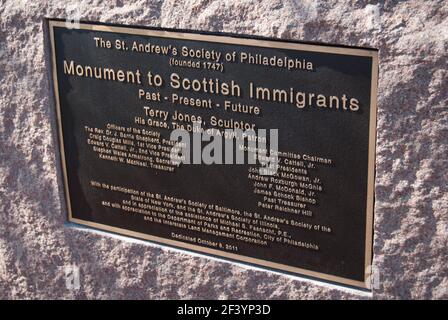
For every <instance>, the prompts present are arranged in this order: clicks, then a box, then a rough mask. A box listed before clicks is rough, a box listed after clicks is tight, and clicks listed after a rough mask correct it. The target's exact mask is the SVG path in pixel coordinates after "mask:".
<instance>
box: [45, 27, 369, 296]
mask: <svg viewBox="0 0 448 320" xmlns="http://www.w3.org/2000/svg"><path fill="white" fill-rule="evenodd" d="M49 31H50V39H51V52H52V68H53V78H54V91H55V99H56V109H57V118H58V119H57V120H58V126H59V141H60V148H61V159H62V168H63V173H64V180H65V191H66V199H67V207H68V219H69V221H72V222H75V223H79V224H83V225H88V226H91V227H95V228H98V229H102V230H108V231H112V232H115V233H119V234H125V235H129V236H133V237H138V238H143V239H147V240H151V241H154V242H158V243H163V244H167V245H171V246H175V247H180V248H185V249H190V250H194V251H196V252H201V253H206V254H211V255H214V256H219V257H225V258H228V259H233V260H237V261H241V262H246V263H251V264H255V265H261V266H265V267H269V268H271V269H275V270H282V271H286V272H289V273H294V274H301V275H306V276H310V277H317V278H320V279H325V280H328V281H332V282H338V283H344V284H346V285H350V286H356V287H361V288H367V289H368V288H370V284H369V280H368V279H369V276H370V265H371V259H372V218H373V199H374V189H373V187H374V161H375V135H376V88H377V77H378V52H377V50H374V49H363V48H351V47H338V46H329V45H321V44H308V43H300V42H292V41H278V40H269V39H265V38H253V37H252V38H247V37H240V36H235V35H231V36H229V35H220V34H203V33H195V32H185V31H173V30H166V29H154V28H142V27H126V26H118V25H109V24H99V23H84V22H82V23H79V25H77V24H66V23H65V22H64V21H62V20H49ZM263 129H265V130H263ZM185 133H186V135H185ZM173 136H176V137H177V138H175V139H174V138H173ZM190 138H191V139H190ZM263 152H264V153H263ZM241 155H242V157H241Z"/></svg>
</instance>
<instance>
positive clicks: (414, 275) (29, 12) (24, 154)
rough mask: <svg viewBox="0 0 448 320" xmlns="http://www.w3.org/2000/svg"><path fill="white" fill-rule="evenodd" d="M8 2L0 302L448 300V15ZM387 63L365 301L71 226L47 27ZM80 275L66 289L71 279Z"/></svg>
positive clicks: (439, 5)
mask: <svg viewBox="0 0 448 320" xmlns="http://www.w3.org/2000/svg"><path fill="white" fill-rule="evenodd" d="M65 3H66V1H60V0H56V1H52V3H51V4H50V3H49V1H21V0H6V1H5V0H2V1H1V2H0V17H1V18H0V95H1V98H0V298H1V299H5V298H44V299H47V298H118V299H122V298H145V299H160V298H198V299H200V298H236V299H238V298H254V299H280V298H285V299H327V298H330V299H345V298H360V299H368V298H374V299H383V298H388V299H389V298H392V299H395V298H445V299H447V298H448V263H447V262H448V249H447V246H448V186H447V185H448V170H447V167H448V166H447V156H448V146H447V142H448V106H447V102H448V101H447V100H448V96H447V92H448V73H447V45H448V18H447V17H448V2H446V1H443V0H441V1H435V0H433V1H418V0H414V1H386V2H384V3H383V2H379V1H361V0H360V1H356V0H353V1H348V0H344V1H321V0H303V1H299V0H297V1H292V0H284V1H276V0H266V1H255V0H253V1H246V0H240V1H237V0H235V1H233V0H232V1H214V0H202V1H200V0H189V1H178V0H164V1H163V0H161V1H142V0H137V1H133V3H132V4H131V3H125V2H124V1H107V2H102V1H81V2H79V3H78V4H75V5H73V6H72V7H68V8H66V7H65V6H66V5H65ZM73 8H79V13H80V16H81V18H82V19H84V20H92V21H101V22H112V23H122V24H130V25H143V26H158V27H173V28H185V29H194V30H206V31H224V32H232V33H241V34H246V35H260V36H269V37H274V38H281V39H298V40H306V41H322V42H328V43H337V44H345V45H356V46H371V47H376V48H379V50H380V76H379V93H378V96H379V97H378V98H379V105H378V142H377V175H376V188H375V190H376V202H375V240H374V265H375V268H376V270H378V273H379V279H380V282H379V284H378V286H377V287H376V288H375V289H374V290H373V292H372V293H364V292H360V291H357V290H353V289H347V288H344V287H339V286H336V285H331V284H324V283H321V282H318V281H310V280H307V279H302V278H297V277H290V276H284V275H281V274H277V273H272V272H268V271H263V270H260V269H256V268H251V267H247V266H241V265H238V264H232V263H228V262H223V261H219V260H216V259H210V258H205V257H202V256H199V255H193V254H189V253H185V252H182V251H179V250H174V249H169V248H164V247H160V246H157V245H153V244H150V243H147V242H143V241H136V240H132V239H131V240H130V239H127V238H124V237H116V236H110V235H108V234H105V233H101V232H93V231H91V230H88V229H82V228H79V227H76V226H73V225H67V224H66V223H65V221H66V218H65V216H66V209H65V204H64V195H63V184H62V177H61V167H60V163H59V154H58V146H57V136H56V122H55V112H54V104H53V96H52V92H51V83H50V77H49V69H50V67H49V54H48V36H47V30H46V24H45V21H44V17H55V18H65V17H66V16H67V15H68V14H71V13H72V12H73V11H72V10H73ZM70 264H76V265H77V266H79V268H80V271H81V288H80V290H67V288H66V285H65V276H64V272H63V266H65V265H70Z"/></svg>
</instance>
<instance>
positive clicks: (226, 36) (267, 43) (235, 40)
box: [45, 18, 379, 291]
mask: <svg viewBox="0 0 448 320" xmlns="http://www.w3.org/2000/svg"><path fill="white" fill-rule="evenodd" d="M45 20H46V22H47V26H48V31H49V33H50V45H51V69H52V70H51V73H52V79H53V90H54V98H55V108H56V117H57V127H58V130H57V131H58V140H59V147H60V161H61V166H62V173H63V178H64V191H65V192H64V193H65V203H66V205H67V211H68V221H70V222H73V223H77V224H80V225H85V226H88V227H93V228H95V229H99V230H102V231H109V232H113V233H116V234H121V235H125V236H130V237H134V238H139V239H143V240H149V241H151V242H154V243H156V244H160V245H168V246H172V247H175V248H178V249H187V250H190V251H193V252H195V253H199V254H205V255H211V256H214V257H217V258H224V259H227V260H229V259H230V260H232V261H236V262H238V263H247V264H250V265H254V266H256V267H261V268H265V269H266V268H268V269H272V270H274V271H277V272H281V271H283V272H287V273H288V274H292V275H294V276H299V277H300V276H302V277H310V278H315V279H318V280H324V281H328V282H332V283H336V284H343V285H346V286H350V287H355V288H358V289H363V290H367V291H371V289H372V287H371V281H370V277H371V271H372V259H373V218H374V202H375V195H374V188H375V154H376V134H377V133H376V123H377V89H378V71H379V70H378V50H377V49H374V48H362V47H350V46H343V45H334V44H323V43H317V42H302V41H295V40H283V39H273V38H267V37H258V36H244V35H236V34H230V33H220V32H202V31H192V30H181V29H169V28H156V27H143V26H126V25H121V24H111V23H102V22H93V21H88V22H87V21H80V22H79V28H78V25H77V27H76V28H77V29H84V30H92V31H103V32H113V33H122V34H133V35H142V36H152V37H162V38H174V39H186V40H196V41H206V42H215V43H223V44H235V45H243V46H254V47H266V48H277V49H289V50H300V51H309V52H322V53H332V54H341V55H354V56H363V57H371V59H372V70H371V88H370V117H369V120H370V123H369V147H368V173H367V201H366V232H365V258H364V270H365V271H364V281H357V280H353V279H350V278H345V277H340V276H335V275H331V274H327V273H323V272H317V271H313V270H309V269H304V268H299V267H293V266H290V265H286V264H282V263H277V262H272V261H269V260H263V259H258V258H252V257H249V256H245V255H240V254H235V253H229V252H225V251H220V250H216V249H211V248H207V247H203V246H199V245H195V244H190V243H187V242H182V241H177V240H171V239H167V238H162V237H158V236H154V235H149V234H145V233H141V232H136V231H132V230H128V229H123V228H118V227H112V226H109V225H105V224H101V223H96V222H91V221H87V220H81V219H77V218H74V217H73V215H72V208H71V201H70V193H69V189H68V175H67V167H66V160H65V149H64V139H63V129H62V122H61V111H60V100H59V87H58V76H57V67H56V50H55V45H54V28H55V27H61V28H66V29H67V25H66V21H67V20H64V19H58V18H45ZM50 87H51V85H50Z"/></svg>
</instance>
